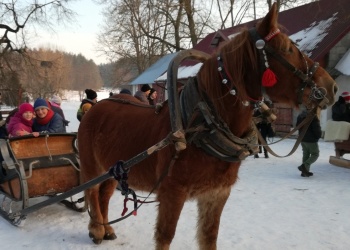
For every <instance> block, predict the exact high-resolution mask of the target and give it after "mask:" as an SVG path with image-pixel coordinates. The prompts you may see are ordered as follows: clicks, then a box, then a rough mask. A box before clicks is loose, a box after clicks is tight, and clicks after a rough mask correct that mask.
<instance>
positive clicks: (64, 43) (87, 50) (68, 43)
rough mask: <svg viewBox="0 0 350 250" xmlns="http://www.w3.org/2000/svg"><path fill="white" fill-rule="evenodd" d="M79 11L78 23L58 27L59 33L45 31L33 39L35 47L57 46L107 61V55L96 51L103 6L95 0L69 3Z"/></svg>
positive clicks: (101, 61)
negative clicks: (101, 54) (100, 54)
mask: <svg viewBox="0 0 350 250" xmlns="http://www.w3.org/2000/svg"><path fill="white" fill-rule="evenodd" d="M69 8H71V9H72V10H73V11H75V12H76V13H77V17H76V19H77V23H74V24H70V25H69V26H68V27H63V26H60V27H57V28H55V29H56V32H57V33H54V34H52V33H48V32H44V34H45V35H43V36H41V34H42V33H40V36H38V37H37V38H36V39H33V40H32V43H31V44H32V45H33V46H35V47H48V45H49V46H50V47H51V48H57V49H59V50H63V51H65V52H70V53H73V54H79V53H81V54H82V55H84V56H85V57H86V58H87V59H92V60H94V62H95V63H96V64H100V63H106V62H107V60H106V58H105V57H103V56H102V57H101V56H99V54H98V53H97V52H96V44H97V34H98V33H99V31H100V29H101V26H102V23H103V16H102V14H101V10H102V8H103V6H101V5H98V4H96V3H94V2H93V0H79V1H76V2H72V3H71V4H70V5H69Z"/></svg>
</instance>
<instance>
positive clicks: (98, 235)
mask: <svg viewBox="0 0 350 250" xmlns="http://www.w3.org/2000/svg"><path fill="white" fill-rule="evenodd" d="M99 190H100V185H96V186H94V187H92V188H89V189H87V190H85V199H86V200H87V202H88V204H89V209H90V210H89V215H90V222H89V237H90V238H91V239H92V241H93V242H94V243H95V244H100V243H101V242H102V239H103V237H104V235H105V229H104V226H103V225H102V223H103V216H102V214H101V208H100V200H99Z"/></svg>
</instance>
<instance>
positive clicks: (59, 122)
mask: <svg viewBox="0 0 350 250" xmlns="http://www.w3.org/2000/svg"><path fill="white" fill-rule="evenodd" d="M33 131H35V132H43V131H47V132H49V133H66V127H65V125H64V120H63V118H62V116H60V115H59V114H58V113H54V115H53V117H52V118H51V120H50V121H49V122H48V123H47V124H45V125H41V124H39V123H38V122H37V121H36V119H34V122H33Z"/></svg>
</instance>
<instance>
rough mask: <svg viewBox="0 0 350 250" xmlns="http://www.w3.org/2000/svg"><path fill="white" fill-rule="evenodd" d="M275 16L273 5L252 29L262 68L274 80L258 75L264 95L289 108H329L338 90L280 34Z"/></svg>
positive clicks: (322, 71) (307, 58)
mask: <svg viewBox="0 0 350 250" xmlns="http://www.w3.org/2000/svg"><path fill="white" fill-rule="evenodd" d="M277 17H278V12H277V5H276V3H275V4H274V5H273V7H272V8H271V10H270V12H269V13H268V14H267V15H266V17H265V18H264V19H263V20H262V21H261V22H260V23H259V24H258V26H257V28H256V31H257V36H258V38H256V37H255V38H254V34H253V35H252V37H253V41H255V43H256V44H255V46H256V47H257V50H258V52H259V53H260V55H261V56H260V57H263V58H264V59H263V60H262V62H261V63H262V64H264V63H265V65H262V66H263V67H264V68H263V69H264V70H265V68H266V66H268V67H269V68H270V69H271V70H272V72H273V73H274V74H275V76H276V80H277V81H276V82H275V83H274V81H273V80H271V79H268V77H267V76H264V75H263V76H262V77H263V79H262V85H263V87H264V88H265V92H266V94H267V95H268V96H269V97H270V99H272V100H273V101H275V102H281V103H289V104H291V105H293V106H298V105H299V104H301V103H303V104H305V105H306V106H308V107H314V106H316V105H319V106H321V108H326V107H327V106H330V105H332V104H333V103H334V101H335V100H334V98H335V94H336V92H337V89H338V88H337V86H336V83H335V81H334V80H333V79H332V77H331V76H330V75H329V74H328V73H327V72H326V71H325V69H323V68H322V67H320V66H319V65H318V63H315V62H314V61H312V60H311V59H310V58H309V57H307V56H306V55H305V54H304V53H302V52H301V51H300V50H299V49H298V48H297V47H296V45H295V44H294V43H293V42H292V41H291V40H290V39H289V38H288V36H287V35H285V34H283V33H281V32H280V30H279V28H280V27H279V25H278V23H277ZM251 33H252V32H251ZM259 43H260V44H259ZM264 54H265V55H266V56H265V57H264ZM269 73H271V71H270V72H269ZM273 73H272V74H273ZM264 77H265V79H264ZM272 77H273V76H272ZM264 81H265V82H264ZM264 85H265V86H264ZM269 85H270V86H269Z"/></svg>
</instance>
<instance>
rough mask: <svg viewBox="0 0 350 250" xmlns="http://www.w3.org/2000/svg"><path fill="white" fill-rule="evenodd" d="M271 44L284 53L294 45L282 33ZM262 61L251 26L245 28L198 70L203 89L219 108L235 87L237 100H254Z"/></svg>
mask: <svg viewBox="0 0 350 250" xmlns="http://www.w3.org/2000/svg"><path fill="white" fill-rule="evenodd" d="M279 27H280V26H279ZM281 28H282V27H281ZM270 43H271V46H273V47H274V48H275V49H276V50H277V51H281V52H282V53H283V51H288V49H289V46H290V45H291V42H290V39H289V37H288V36H287V35H285V34H283V33H280V34H279V35H278V36H277V37H276V38H274V39H273V40H271V41H270ZM218 56H220V57H221V58H222V61H223V64H224V68H225V72H226V74H227V75H228V77H229V78H230V83H229V84H227V85H225V84H222V78H221V76H220V74H219V71H218V62H217V57H218ZM260 63H261V62H260V61H259V56H258V51H257V49H256V48H255V43H254V42H252V41H251V38H250V34H249V31H248V29H244V30H242V31H241V32H240V33H239V34H237V35H236V36H235V37H234V38H232V39H231V40H228V41H226V42H223V43H222V44H221V46H220V47H219V48H218V49H217V50H216V51H215V52H214V53H213V55H212V57H211V58H210V59H208V60H207V61H206V62H204V64H203V66H202V68H201V70H200V72H199V73H198V79H199V81H200V88H201V90H203V91H204V92H206V93H207V94H208V95H209V96H210V97H211V99H212V100H213V101H214V105H215V106H216V108H219V109H220V108H224V107H223V106H222V105H224V104H223V102H221V101H220V99H222V98H223V97H224V96H226V95H229V90H231V89H232V88H235V89H236V90H237V95H236V96H235V98H236V100H235V102H234V103H236V102H237V101H238V102H242V101H247V100H248V101H250V100H255V99H252V97H253V98H254V97H255V98H257V97H259V95H260V94H261V82H260V81H261V71H260V70H261V69H260ZM248 85H249V86H248ZM247 89H249V91H250V93H257V96H252V95H251V94H248V92H247ZM215 100H218V101H217V102H216V101H215ZM226 108H227V106H226Z"/></svg>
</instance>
